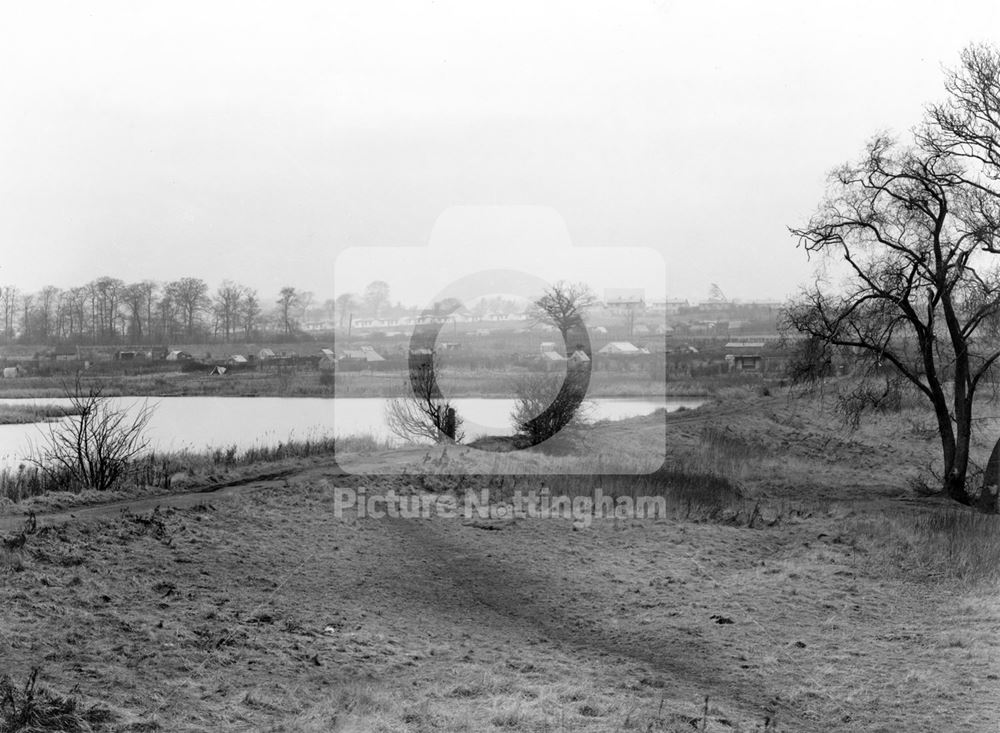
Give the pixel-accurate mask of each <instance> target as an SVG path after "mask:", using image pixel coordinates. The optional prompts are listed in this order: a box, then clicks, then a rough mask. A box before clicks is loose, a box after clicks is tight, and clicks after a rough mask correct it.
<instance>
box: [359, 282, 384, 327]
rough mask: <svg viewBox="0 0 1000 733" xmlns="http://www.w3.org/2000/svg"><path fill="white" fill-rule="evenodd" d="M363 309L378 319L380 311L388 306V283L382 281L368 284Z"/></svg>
mask: <svg viewBox="0 0 1000 733" xmlns="http://www.w3.org/2000/svg"><path fill="white" fill-rule="evenodd" d="M364 302H365V307H366V308H367V309H368V312H369V313H371V314H372V315H373V316H375V317H376V318H378V317H379V316H380V315H382V310H383V309H384V308H385V307H386V306H388V305H389V283H387V282H385V281H383V280H374V281H372V282H370V283H368V286H367V287H366V288H365V295H364Z"/></svg>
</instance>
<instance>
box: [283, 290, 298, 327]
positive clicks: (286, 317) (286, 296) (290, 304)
mask: <svg viewBox="0 0 1000 733" xmlns="http://www.w3.org/2000/svg"><path fill="white" fill-rule="evenodd" d="M298 303H299V293H298V291H296V290H295V288H293V287H292V286H291V285H286V286H285V287H283V288H282V289H281V294H280V295H279V296H278V312H279V315H280V318H281V326H282V328H283V329H284V331H285V335H286V336H290V335H291V334H292V333H293V332H294V331H295V321H294V319H293V318H292V311H293V310H294V309H295V308H296V307H297V306H298Z"/></svg>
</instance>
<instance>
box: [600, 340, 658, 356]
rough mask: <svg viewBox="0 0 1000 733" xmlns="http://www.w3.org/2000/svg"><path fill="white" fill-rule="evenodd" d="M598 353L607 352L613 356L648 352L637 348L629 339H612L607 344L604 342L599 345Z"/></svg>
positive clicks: (636, 354)
mask: <svg viewBox="0 0 1000 733" xmlns="http://www.w3.org/2000/svg"><path fill="white" fill-rule="evenodd" d="M597 353H598V354H607V355H615V356H639V355H642V354H648V353H649V352H648V351H647V350H646V349H642V348H639V347H638V346H636V345H635V344H633V343H631V342H629V341H612V342H611V343H609V344H605V345H604V346H603V347H601V349H600V351H598V352H597Z"/></svg>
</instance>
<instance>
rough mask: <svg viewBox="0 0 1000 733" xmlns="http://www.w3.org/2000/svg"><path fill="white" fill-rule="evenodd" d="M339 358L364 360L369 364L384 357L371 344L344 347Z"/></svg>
mask: <svg viewBox="0 0 1000 733" xmlns="http://www.w3.org/2000/svg"><path fill="white" fill-rule="evenodd" d="M340 358H341V360H342V361H353V362H366V363H369V364H371V363H374V362H379V361H385V357H384V356H382V355H381V354H379V353H378V352H377V351H375V349H373V348H372V347H371V346H362V347H361V348H359V349H344V351H343V352H342V354H341V357H340Z"/></svg>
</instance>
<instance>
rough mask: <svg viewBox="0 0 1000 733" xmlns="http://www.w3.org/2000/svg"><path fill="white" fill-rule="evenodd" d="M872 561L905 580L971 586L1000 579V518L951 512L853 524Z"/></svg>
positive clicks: (881, 517) (902, 515)
mask: <svg viewBox="0 0 1000 733" xmlns="http://www.w3.org/2000/svg"><path fill="white" fill-rule="evenodd" d="M852 530H853V534H854V535H855V536H856V537H857V543H858V545H859V546H860V547H861V548H862V549H864V550H865V551H866V552H867V553H868V554H869V557H870V558H871V560H872V561H873V562H875V563H877V564H879V565H884V566H888V567H891V568H893V569H894V570H895V571H896V572H897V573H898V574H899V575H900V576H901V577H908V578H917V579H929V580H940V579H951V580H959V581H965V582H969V583H979V582H989V581H996V580H1000V517H998V516H996V515H992V514H981V513H978V512H974V511H971V510H966V509H958V508H949V509H947V510H931V511H922V512H919V513H917V512H912V513H893V514H880V515H878V516H874V517H865V518H861V519H858V520H856V521H855V522H854V525H853V527H852Z"/></svg>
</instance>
